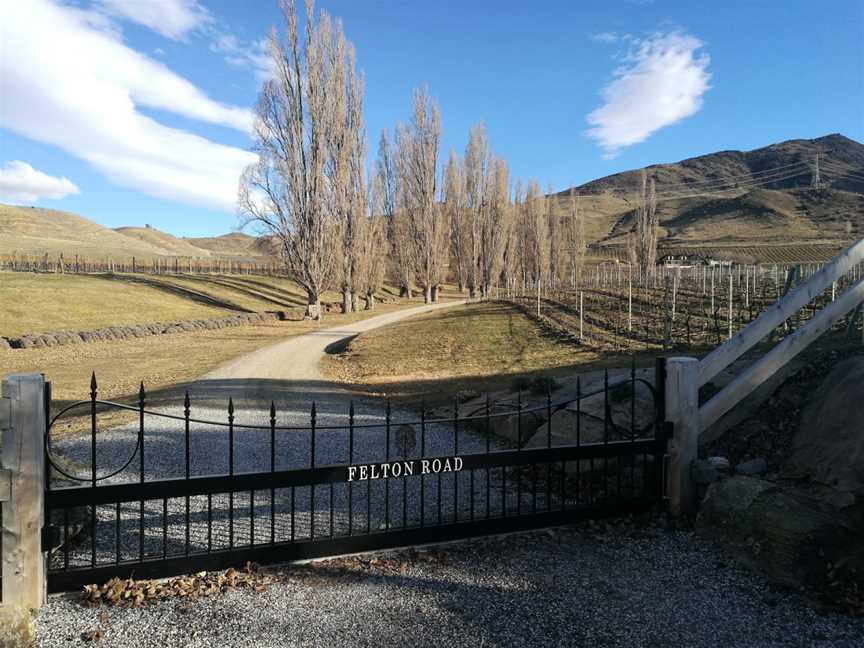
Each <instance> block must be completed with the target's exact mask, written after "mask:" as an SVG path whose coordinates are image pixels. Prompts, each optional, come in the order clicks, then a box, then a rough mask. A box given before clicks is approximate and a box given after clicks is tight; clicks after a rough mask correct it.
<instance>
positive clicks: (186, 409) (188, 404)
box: [183, 390, 192, 556]
mask: <svg viewBox="0 0 864 648" xmlns="http://www.w3.org/2000/svg"><path fill="white" fill-rule="evenodd" d="M191 411H192V402H191V401H190V400H189V392H188V390H187V392H186V396H185V397H184V398H183V430H184V436H185V439H186V466H185V468H186V471H185V475H186V479H189V475H190V470H189V469H190V466H191V459H190V456H189V413H190V412H191ZM190 524H191V522H190V520H189V496H188V495H187V496H186V551H185V554H186V555H187V556H188V555H189V551H190V550H191V543H190V542H189V526H190Z"/></svg>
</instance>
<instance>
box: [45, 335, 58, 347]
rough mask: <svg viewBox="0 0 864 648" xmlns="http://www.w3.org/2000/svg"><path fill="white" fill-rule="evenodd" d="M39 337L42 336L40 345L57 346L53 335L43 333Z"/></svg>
mask: <svg viewBox="0 0 864 648" xmlns="http://www.w3.org/2000/svg"><path fill="white" fill-rule="evenodd" d="M41 337H42V346H47V347H55V346H57V339H56V338H55V337H54V336H53V335H43V336H41Z"/></svg>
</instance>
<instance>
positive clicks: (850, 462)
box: [788, 356, 864, 496]
mask: <svg viewBox="0 0 864 648" xmlns="http://www.w3.org/2000/svg"><path fill="white" fill-rule="evenodd" d="M788 466H789V469H790V471H791V472H794V473H799V474H803V475H806V476H808V477H809V478H810V479H811V480H813V481H815V482H818V483H821V484H824V485H826V486H829V487H831V488H833V489H834V490H836V491H841V492H849V493H853V494H856V495H858V496H864V356H854V357H852V358H848V359H847V360H844V361H842V362H840V363H839V364H838V365H837V366H836V367H834V369H832V370H831V372H830V373H829V374H828V375H827V376H826V377H825V379H824V380H823V381H822V383H821V384H820V385H819V387H818V388H817V389H816V391H815V392H814V393H813V395H812V396H811V398H810V399H809V400H808V401H807V403H806V404H805V406H804V409H803V411H802V413H801V419H800V423H799V425H798V431H797V432H796V434H795V436H794V437H793V439H792V452H791V457H790V459H789V462H788Z"/></svg>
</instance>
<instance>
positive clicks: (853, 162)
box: [557, 134, 864, 247]
mask: <svg viewBox="0 0 864 648" xmlns="http://www.w3.org/2000/svg"><path fill="white" fill-rule="evenodd" d="M817 153H819V155H820V173H821V179H822V188H821V189H820V190H818V191H816V190H813V189H812V188H811V183H812V180H813V163H814V161H815V159H816V154H817ZM647 171H648V174H649V176H651V177H653V178H654V179H655V182H656V185H657V196H658V207H657V212H658V217H659V219H660V226H661V241H660V244H661V246H687V245H695V244H702V245H716V246H735V245H741V244H754V245H764V244H772V243H776V244H779V243H782V244H788V243H792V242H794V243H816V242H818V243H838V244H840V243H842V242H845V241H849V240H850V239H852V238H853V237H856V236H857V237H861V236H864V145H862V144H860V143H858V142H856V141H854V140H851V139H849V138H847V137H844V136H842V135H836V134H835V135H828V136H825V137H820V138H817V139H813V140H789V141H787V142H781V143H779V144H773V145H771V146H767V147H764V148H760V149H755V150H753V151H722V152H719V153H712V154H709V155H702V156H699V157H695V158H690V159H688V160H683V161H681V162H676V163H673V164H658V165H653V166H650V167H648V168H647ZM848 174H853V175H848ZM855 176H857V177H855ZM640 178H641V170H633V171H626V172H623V173H617V174H614V175H610V176H606V177H604V178H600V179H598V180H593V181H591V182H588V183H586V184H583V185H581V186H578V187H574V191H575V193H577V194H579V195H580V196H581V198H580V201H581V205H582V210H583V212H584V213H585V215H586V219H587V220H586V223H587V227H586V234H587V236H588V238H589V241H590V242H592V243H595V244H597V246H599V247H603V246H606V245H622V244H623V243H624V242H625V239H626V236H627V234H628V232H630V231H631V230H632V228H633V225H634V215H635V207H636V202H637V199H636V194H637V192H638V190H639V187H640V181H641V180H640ZM569 191H570V190H569V189H568V190H566V191H562V192H560V193H559V194H557V195H558V196H560V197H562V198H563V197H566V196H567V195H568V194H569Z"/></svg>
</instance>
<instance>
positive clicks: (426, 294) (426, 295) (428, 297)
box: [423, 286, 432, 304]
mask: <svg viewBox="0 0 864 648" xmlns="http://www.w3.org/2000/svg"><path fill="white" fill-rule="evenodd" d="M423 303H424V304H431V303H432V286H424V287H423Z"/></svg>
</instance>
